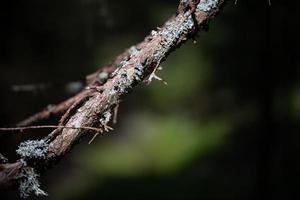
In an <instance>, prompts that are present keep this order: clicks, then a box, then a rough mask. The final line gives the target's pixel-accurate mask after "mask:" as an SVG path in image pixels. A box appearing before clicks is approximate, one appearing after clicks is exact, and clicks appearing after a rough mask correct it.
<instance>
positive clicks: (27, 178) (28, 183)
mask: <svg viewBox="0 0 300 200" xmlns="http://www.w3.org/2000/svg"><path fill="white" fill-rule="evenodd" d="M22 162H23V167H22V168H21V172H20V174H19V176H18V179H19V180H20V186H19V191H20V196H21V197H22V198H27V197H28V196H29V195H30V194H35V195H36V196H47V195H48V194H47V193H46V192H45V191H43V190H42V189H41V188H40V182H39V180H38V177H39V175H38V174H37V173H36V172H35V170H34V169H33V168H32V167H28V166H27V164H26V162H25V161H23V160H22Z"/></svg>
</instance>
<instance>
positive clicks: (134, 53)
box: [129, 46, 140, 58]
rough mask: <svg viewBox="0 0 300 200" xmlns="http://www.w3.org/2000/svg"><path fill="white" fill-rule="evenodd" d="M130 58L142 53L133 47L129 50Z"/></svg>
mask: <svg viewBox="0 0 300 200" xmlns="http://www.w3.org/2000/svg"><path fill="white" fill-rule="evenodd" d="M129 53H130V58H132V57H135V56H138V55H139V53H140V50H139V49H138V48H137V47H136V46H132V47H130V49H129Z"/></svg>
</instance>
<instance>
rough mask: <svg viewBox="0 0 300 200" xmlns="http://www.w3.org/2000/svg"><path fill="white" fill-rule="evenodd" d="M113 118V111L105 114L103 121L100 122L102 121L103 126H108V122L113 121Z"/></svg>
mask: <svg viewBox="0 0 300 200" xmlns="http://www.w3.org/2000/svg"><path fill="white" fill-rule="evenodd" d="M111 116H112V114H111V111H110V110H109V111H106V112H105V113H103V116H102V117H101V119H100V120H99V121H100V124H101V125H102V126H105V125H107V124H108V122H109V121H110V119H111Z"/></svg>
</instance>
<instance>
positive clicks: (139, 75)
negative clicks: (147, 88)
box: [134, 64, 144, 81]
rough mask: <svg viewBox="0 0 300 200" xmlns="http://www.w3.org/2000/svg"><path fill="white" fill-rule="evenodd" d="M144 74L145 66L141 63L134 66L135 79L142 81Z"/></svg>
mask: <svg viewBox="0 0 300 200" xmlns="http://www.w3.org/2000/svg"><path fill="white" fill-rule="evenodd" d="M143 75H144V66H143V65H141V64H137V65H136V66H135V68H134V79H135V80H137V81H141V80H142V79H143Z"/></svg>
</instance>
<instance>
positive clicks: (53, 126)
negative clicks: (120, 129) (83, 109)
mask: <svg viewBox="0 0 300 200" xmlns="http://www.w3.org/2000/svg"><path fill="white" fill-rule="evenodd" d="M57 128H63V129H77V130H89V131H96V132H100V133H102V132H103V130H102V129H101V128H94V127H88V126H81V127H70V126H55V125H41V126H25V127H10V128H0V131H20V132H23V131H24V130H33V129H57Z"/></svg>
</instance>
